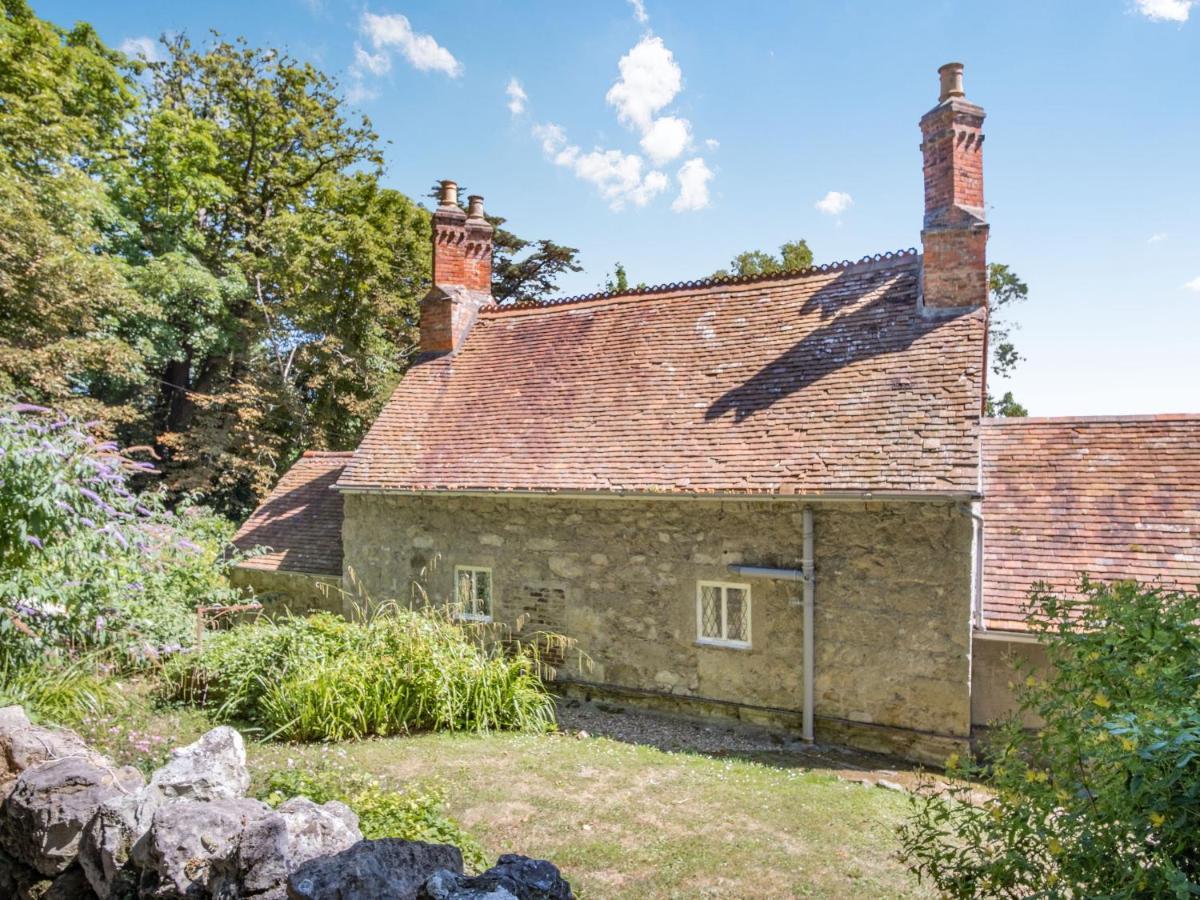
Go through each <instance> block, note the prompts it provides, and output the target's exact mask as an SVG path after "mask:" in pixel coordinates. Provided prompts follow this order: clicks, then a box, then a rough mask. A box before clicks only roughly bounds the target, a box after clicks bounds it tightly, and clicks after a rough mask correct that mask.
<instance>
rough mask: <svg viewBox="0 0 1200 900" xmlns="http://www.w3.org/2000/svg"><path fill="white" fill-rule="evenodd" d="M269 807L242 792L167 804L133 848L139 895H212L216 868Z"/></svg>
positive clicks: (223, 864) (223, 866)
mask: <svg viewBox="0 0 1200 900" xmlns="http://www.w3.org/2000/svg"><path fill="white" fill-rule="evenodd" d="M269 812H270V808H269V807H268V806H267V805H266V804H265V803H261V802H260V801H258V800H246V799H241V798H239V799H221V800H180V801H177V802H175V803H166V804H163V805H162V806H161V807H159V809H158V810H157V811H156V812H155V813H154V818H153V821H152V822H151V825H150V830H149V831H148V832H147V833H146V836H145V838H144V839H143V840H141V841H138V842H137V843H136V844H135V845H134V848H133V854H132V859H133V863H134V864H135V865H136V866H137V867H138V868H140V869H141V881H140V884H139V890H140V896H142V897H160V898H172V900H173V898H182V897H187V898H191V897H207V896H210V895H211V893H212V885H213V884H214V882H215V881H217V880H218V879H217V872H218V870H221V871H224V870H225V869H226V866H227V864H228V863H229V862H230V861H231V860H232V859H233V858H234V857H235V856H236V855H237V851H238V846H239V841H240V839H241V837H242V836H243V834H244V833H245V831H246V829H247V827H248V826H250V825H251V824H252V823H253V822H255V821H258V820H260V819H261V818H262V817H263V816H266V815H268V814H269ZM231 896H236V895H231Z"/></svg>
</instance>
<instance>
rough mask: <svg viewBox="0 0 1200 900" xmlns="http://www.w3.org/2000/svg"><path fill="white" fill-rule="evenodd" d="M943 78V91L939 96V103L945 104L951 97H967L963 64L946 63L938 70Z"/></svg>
mask: <svg viewBox="0 0 1200 900" xmlns="http://www.w3.org/2000/svg"><path fill="white" fill-rule="evenodd" d="M938 75H940V76H941V78H942V91H941V93H940V94H939V95H938V103H945V102H946V101H947V100H949V99H950V98H951V97H965V96H966V93H965V92H964V91H963V64H962V63H959V62H951V63H946V64H945V65H944V66H942V67H941V68H940V69H938Z"/></svg>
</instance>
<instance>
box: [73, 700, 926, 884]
mask: <svg viewBox="0 0 1200 900" xmlns="http://www.w3.org/2000/svg"><path fill="white" fill-rule="evenodd" d="M136 718H137V719H138V721H137V722H133V723H121V724H120V725H119V726H118V725H110V724H108V723H100V722H97V723H93V725H92V726H91V727H88V728H87V729H85V731H86V732H87V735H88V737H89V738H90V739H93V740H96V741H97V742H98V743H100V744H103V745H104V746H105V748H106V749H109V750H110V751H112V752H115V753H116V754H117V755H118V756H119V757H121V758H122V761H142V762H143V765H149V764H150V763H151V762H153V761H154V758H155V757H157V756H159V755H162V754H164V753H165V749H166V747H168V746H171V745H175V744H179V743H183V742H185V741H187V740H191V739H192V738H193V737H194V735H195V734H197V733H199V731H200V730H202V729H203V728H204V727H205V726H206V723H205V722H204V721H203V718H202V717H200V716H198V715H197V714H196V713H193V712H165V713H163V712H150V711H148V710H145V709H144V708H143V711H142V713H141V715H139V716H137V717H136ZM130 731H132V732H133V734H132V736H130V734H129V732H130ZM147 745H149V746H150V748H151V749H150V751H149V753H148V754H146V755H144V754H143V748H145V747H147ZM147 757H148V758H147ZM250 757H251V767H252V770H253V772H254V775H255V777H256V778H257V779H261V778H262V777H264V776H265V774H266V773H267V772H268V771H270V770H271V769H275V768H282V767H285V766H287V765H289V762H288V761H289V760H290V761H291V763H290V764H291V765H296V766H303V767H305V768H316V767H318V766H322V765H326V764H337V765H341V766H344V767H345V768H347V769H350V770H354V771H367V772H370V773H372V774H375V775H380V776H384V777H386V778H387V779H388V780H389V781H390V782H391V783H393V784H405V783H417V784H420V785H422V786H424V787H430V788H438V789H440V790H441V791H442V792H443V793H444V794H445V796H446V807H447V812H448V813H449V814H450V815H451V816H453V817H454V818H456V819H457V820H458V821H459V822H460V823H461V824H462V825H463V826H465V828H466V829H467V830H468V831H470V832H471V833H472V834H473V835H474V836H475V837H476V838H478V840H479V841H480V842H481V843H482V844H483V846H484V847H485V849H486V850H487V852H488V854H489V855H490V856H492V857H494V856H497V855H499V854H500V853H505V852H519V853H525V854H527V855H530V856H539V857H544V858H547V859H550V860H552V861H553V862H555V863H556V864H557V865H558V866H559V867H560V868H561V869H562V870H563V872H564V874H565V875H566V876H567V877H568V878H569V879H570V881H571V883H572V885H573V886H574V887H575V889H576V890H577V892H578V893H579V895H580V897H582V898H593V900H595V898H635V897H636V898H668V897H731V898H737V897H754V898H768V897H871V898H874V897H889V898H890V897H922V896H931V893H930V892H929V891H927V890H924V889H922V888H921V887H920V886H919V885H917V884H916V882H915V881H914V880H913V879H912V878H911V877H910V876H909V875H908V874H907V873H906V872H905V871H904V868H903V867H902V866H901V865H900V863H898V862H897V861H896V859H895V858H894V852H895V848H896V837H895V826H896V824H897V823H898V822H899V821H900V820H901V818H902V817H903V816H904V815H905V811H906V808H907V801H906V798H905V796H904V795H903V794H900V793H896V792H893V791H889V790H882V789H879V788H873V787H863V786H861V785H858V784H854V783H851V782H844V781H839V780H837V779H836V778H834V777H832V776H830V775H828V774H822V773H820V772H815V771H807V770H805V769H803V768H796V767H792V766H789V765H788V764H787V762H789V761H790V762H794V759H792V758H790V757H788V756H787V755H785V754H780V759H781V760H783V761H784V762H781V763H780V764H779V765H773V764H766V763H762V762H751V761H747V760H742V759H736V758H713V757H708V756H703V755H699V754H693V753H671V752H663V751H661V750H656V749H653V748H650V747H645V746H638V745H634V744H626V743H621V742H618V741H614V740H610V739H608V738H601V737H583V738H581V737H577V736H575V735H563V734H555V735H546V736H525V735H508V734H505V735H491V736H483V737H480V736H470V735H448V734H430V735H419V736H415V737H404V738H389V739H382V740H370V741H363V742H359V743H343V744H336V745H294V744H292V745H288V744H251V745H250ZM139 758H140V759H139Z"/></svg>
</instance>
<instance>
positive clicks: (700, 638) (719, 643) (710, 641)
mask: <svg viewBox="0 0 1200 900" xmlns="http://www.w3.org/2000/svg"><path fill="white" fill-rule="evenodd" d="M706 587H707V588H720V590H721V634H723V635H724V634H728V633H729V622H728V614H729V606H728V602H727V595H728V591H729V589H730V588H733V589H735V590H739V591H742V592H743V594H745V597H746V613H745V615H746V640H744V641H735V640H730V639H729V638H726V637H719V638H715V637H706V636H705V634H704V589H705V588H706ZM753 605H754V604H753V603H752V602H751V599H750V585H748V584H739V583H737V582H733V581H697V582H696V643H697V644H706V645H708V646H710V647H731V648H733V649H735V650H749V649H750V648H751V641H752V640H753V638H754V632H753V630H752V622H753V620H752V619H751V617H750V610H751V609H752V607H753Z"/></svg>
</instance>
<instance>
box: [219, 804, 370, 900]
mask: <svg viewBox="0 0 1200 900" xmlns="http://www.w3.org/2000/svg"><path fill="white" fill-rule="evenodd" d="M361 840H362V832H361V831H359V829H358V816H356V815H355V814H354V812H353V811H352V810H351V809H350V808H349V807H348V806H346V805H345V804H343V803H338V802H337V801H336V800H331V801H329V802H328V803H325V804H323V805H321V806H318V805H317V804H315V803H313V802H312V801H311V800H309V799H308V798H307V797H294V798H293V799H291V800H289V801H287V802H286V803H284V804H282V805H281V806H279V808H277V809H275V810H274V811H273V812H270V813H268V814H267V815H265V816H263V817H262V818H260V819H257V820H255V821H254V822H251V823H250V824H249V825H248V826H247V828H246V831H245V833H244V834H243V835H242V839H241V842H240V845H239V847H238V852H237V854H236V856H235V857H231V858H229V859H228V860H227V861H226V862H224V863H222V864H221V865H220V866H214V878H213V882H212V894H213V896H214V897H221V898H226V897H229V898H233V897H254V898H255V900H284V898H286V897H287V880H288V876H289V875H291V874H292V872H294V871H296V869H298V868H300V866H301V865H303V864H304V863H306V862H308V861H309V860H310V859H315V858H317V857H319V856H330V855H332V854H334V853H340V852H341V851H342V850H347V849H349V848H350V847H352V846H354V845H355V844H357V843H358V842H359V841H361Z"/></svg>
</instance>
